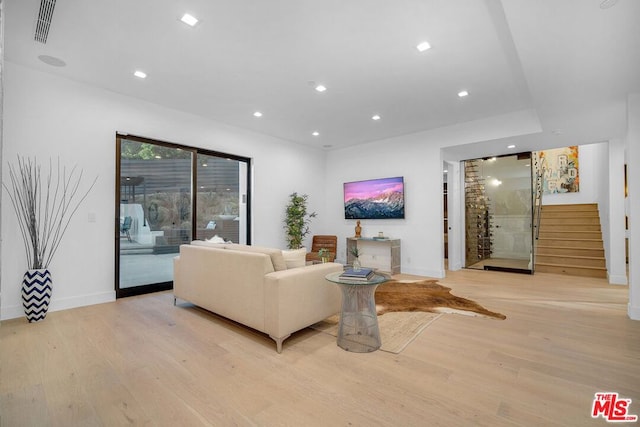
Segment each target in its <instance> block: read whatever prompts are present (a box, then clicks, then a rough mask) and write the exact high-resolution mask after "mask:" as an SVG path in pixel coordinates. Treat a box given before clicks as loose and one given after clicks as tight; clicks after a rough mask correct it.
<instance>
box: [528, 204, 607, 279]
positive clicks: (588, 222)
mask: <svg viewBox="0 0 640 427" xmlns="http://www.w3.org/2000/svg"><path fill="white" fill-rule="evenodd" d="M535 271H536V272H541V273H556V274H568V275H571V276H586V277H600V278H606V277H607V264H606V260H605V257H604V246H603V244H602V231H601V229H600V215H599V213H598V205H597V204H596V203H586V204H573V205H544V206H542V212H541V216H540V233H539V237H538V241H537V246H536V266H535Z"/></svg>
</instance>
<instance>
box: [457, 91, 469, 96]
mask: <svg viewBox="0 0 640 427" xmlns="http://www.w3.org/2000/svg"><path fill="white" fill-rule="evenodd" d="M458 96H459V97H460V98H464V97H465V96H469V92H467V91H466V90H461V91H460V92H458Z"/></svg>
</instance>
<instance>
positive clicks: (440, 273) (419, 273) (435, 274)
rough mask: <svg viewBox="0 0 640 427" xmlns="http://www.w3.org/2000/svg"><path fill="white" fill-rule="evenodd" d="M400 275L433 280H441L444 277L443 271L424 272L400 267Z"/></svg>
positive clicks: (418, 269)
mask: <svg viewBox="0 0 640 427" xmlns="http://www.w3.org/2000/svg"><path fill="white" fill-rule="evenodd" d="M402 273H405V274H415V275H416V276H426V277H433V278H435V279H442V278H444V277H445V275H444V270H424V269H420V268H406V267H404V266H403V267H402Z"/></svg>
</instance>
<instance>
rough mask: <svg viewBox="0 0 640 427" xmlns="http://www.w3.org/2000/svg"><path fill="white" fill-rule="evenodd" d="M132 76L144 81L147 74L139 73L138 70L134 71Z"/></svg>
mask: <svg viewBox="0 0 640 427" xmlns="http://www.w3.org/2000/svg"><path fill="white" fill-rule="evenodd" d="M133 75H134V76H136V77H138V78H140V79H146V78H147V73H145V72H144V71H140V70H136V72H135V73H133Z"/></svg>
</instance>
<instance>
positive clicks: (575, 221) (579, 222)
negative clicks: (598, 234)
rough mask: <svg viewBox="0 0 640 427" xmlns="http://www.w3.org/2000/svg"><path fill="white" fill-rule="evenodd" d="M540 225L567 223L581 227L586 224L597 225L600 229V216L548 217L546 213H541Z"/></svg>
mask: <svg viewBox="0 0 640 427" xmlns="http://www.w3.org/2000/svg"><path fill="white" fill-rule="evenodd" d="M540 225H541V226H542V225H545V226H546V225H569V226H575V227H583V226H588V225H597V226H598V229H600V217H598V216H593V217H584V216H583V217H577V218H568V217H566V216H565V217H563V218H561V217H557V218H549V217H547V216H546V215H543V216H542V217H541V218H540Z"/></svg>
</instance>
